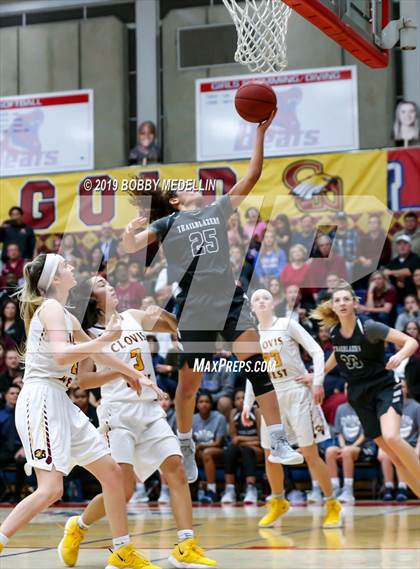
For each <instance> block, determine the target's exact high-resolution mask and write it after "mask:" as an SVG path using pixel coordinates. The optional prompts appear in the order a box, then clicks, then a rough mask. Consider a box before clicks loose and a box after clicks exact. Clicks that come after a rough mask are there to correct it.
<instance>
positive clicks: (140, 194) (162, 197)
mask: <svg viewBox="0 0 420 569" xmlns="http://www.w3.org/2000/svg"><path fill="white" fill-rule="evenodd" d="M146 179H147V178H146V176H144V175H142V176H137V180H143V181H145V180H146ZM138 186H139V187H138V188H136V189H135V190H130V191H129V192H128V194H129V196H130V200H129V201H130V203H131V204H132V205H134V206H135V207H136V208H137V209H139V210H143V211H144V212H146V213H148V214H150V216H149V220H150V222H152V221H155V220H156V219H161V218H162V217H166V216H167V215H169V214H171V213H173V212H174V211H176V210H175V208H173V207H172V205H171V204H170V203H169V200H170V199H171V197H174V196H175V195H176V191H164V190H162V188H161V186H160V185H158V186H157V187H156V188H153V189H152V190H146V189H144V187H140V186H142V184H138ZM146 197H147V198H151V203H150V206H149V207H147V208H145V204H146V203H147V201H146V199H145V198H146Z"/></svg>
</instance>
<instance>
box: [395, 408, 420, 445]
mask: <svg viewBox="0 0 420 569" xmlns="http://www.w3.org/2000/svg"><path fill="white" fill-rule="evenodd" d="M419 431H420V403H417V401H414V399H406V400H405V401H404V406H403V412H402V417H401V427H400V433H401V436H402V438H403V439H405V440H406V441H407V442H408V443H409V444H410V445H411V446H413V447H414V446H416V444H417V439H418V438H419Z"/></svg>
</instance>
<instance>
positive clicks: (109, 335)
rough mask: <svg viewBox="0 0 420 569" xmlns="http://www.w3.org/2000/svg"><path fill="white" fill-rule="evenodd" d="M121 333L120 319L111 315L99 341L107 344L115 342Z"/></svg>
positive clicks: (115, 315)
mask: <svg viewBox="0 0 420 569" xmlns="http://www.w3.org/2000/svg"><path fill="white" fill-rule="evenodd" d="M121 332H122V328H121V319H120V317H119V316H118V315H117V314H113V315H112V316H111V319H110V321H109V322H108V326H107V327H106V329H105V332H104V333H103V334H102V336H101V340H102V341H103V342H107V343H110V342H115V340H118V338H119V337H120V336H121Z"/></svg>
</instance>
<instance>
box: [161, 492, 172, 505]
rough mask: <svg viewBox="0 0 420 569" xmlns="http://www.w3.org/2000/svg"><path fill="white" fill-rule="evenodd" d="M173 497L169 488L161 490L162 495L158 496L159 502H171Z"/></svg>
mask: <svg viewBox="0 0 420 569" xmlns="http://www.w3.org/2000/svg"><path fill="white" fill-rule="evenodd" d="M170 502H171V497H170V494H169V490H168V488H162V490H161V491H160V496H159V498H158V504H170Z"/></svg>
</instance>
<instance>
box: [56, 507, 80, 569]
mask: <svg viewBox="0 0 420 569" xmlns="http://www.w3.org/2000/svg"><path fill="white" fill-rule="evenodd" d="M79 518H80V516H73V517H72V518H69V519H68V520H67V523H66V525H65V527H64V537H63V539H62V540H61V541H60V543H59V544H58V547H57V552H58V557H59V558H60V561H61V563H63V565H67V566H68V567H74V566H75V565H76V563H77V558H78V557H79V549H80V544H81V543H82V541H83V539H84V537H85V533H86V530H83V529H82V528H80V527H79V525H78V523H77V521H78V520H79Z"/></svg>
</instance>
